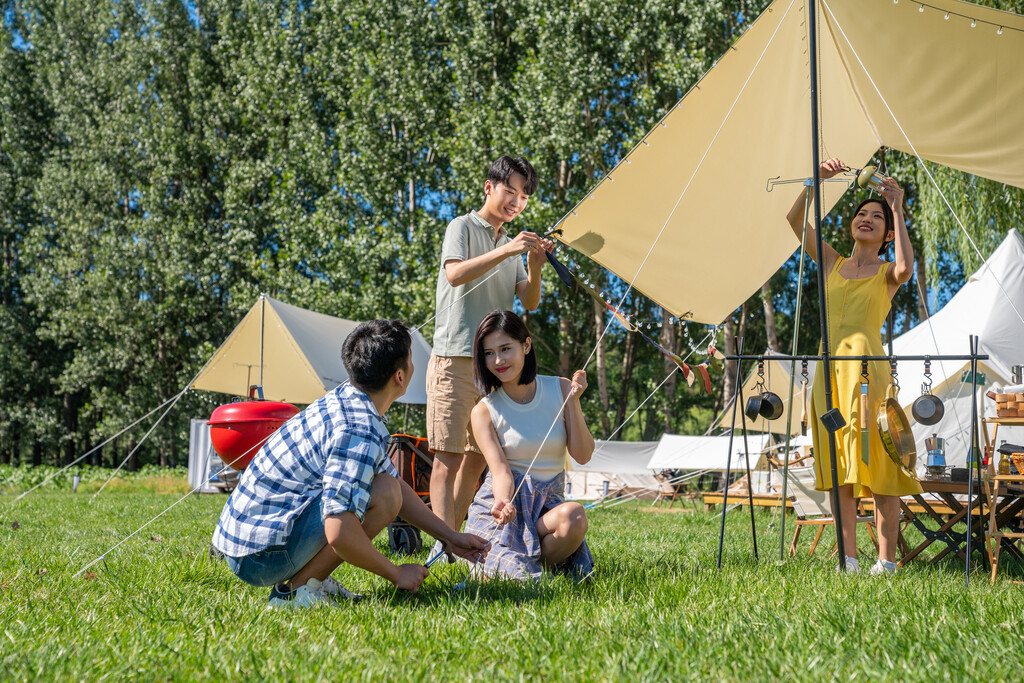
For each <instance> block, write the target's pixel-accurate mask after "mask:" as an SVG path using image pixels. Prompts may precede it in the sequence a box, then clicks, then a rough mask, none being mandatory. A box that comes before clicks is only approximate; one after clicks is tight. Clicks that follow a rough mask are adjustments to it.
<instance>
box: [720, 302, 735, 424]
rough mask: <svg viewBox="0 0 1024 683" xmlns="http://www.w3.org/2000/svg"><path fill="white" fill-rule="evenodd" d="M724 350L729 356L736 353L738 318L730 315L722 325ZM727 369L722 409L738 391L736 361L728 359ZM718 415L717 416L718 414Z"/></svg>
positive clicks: (727, 405)
mask: <svg viewBox="0 0 1024 683" xmlns="http://www.w3.org/2000/svg"><path fill="white" fill-rule="evenodd" d="M722 331H723V333H724V334H723V335H722V346H723V347H724V348H723V349H722V351H723V352H724V353H725V355H727V356H735V355H736V319H735V318H734V317H733V316H731V315H730V316H729V317H727V318H726V319H725V324H724V325H723V326H722ZM724 365H725V369H724V370H723V371H722V410H727V409H728V407H729V402H730V401H732V396H733V394H735V393H736V381H735V378H736V361H734V360H729V359H726V361H725V364H724ZM716 417H717V416H716Z"/></svg>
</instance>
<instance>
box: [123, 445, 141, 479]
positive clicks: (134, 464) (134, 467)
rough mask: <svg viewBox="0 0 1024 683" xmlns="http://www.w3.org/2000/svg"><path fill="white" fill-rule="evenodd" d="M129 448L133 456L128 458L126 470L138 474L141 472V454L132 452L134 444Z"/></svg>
mask: <svg viewBox="0 0 1024 683" xmlns="http://www.w3.org/2000/svg"><path fill="white" fill-rule="evenodd" d="M127 448H128V452H129V453H131V456H130V457H128V464H127V465H125V469H126V470H128V471H129V472H137V471H138V470H139V452H138V451H132V448H133V446H132V444H128V446H127Z"/></svg>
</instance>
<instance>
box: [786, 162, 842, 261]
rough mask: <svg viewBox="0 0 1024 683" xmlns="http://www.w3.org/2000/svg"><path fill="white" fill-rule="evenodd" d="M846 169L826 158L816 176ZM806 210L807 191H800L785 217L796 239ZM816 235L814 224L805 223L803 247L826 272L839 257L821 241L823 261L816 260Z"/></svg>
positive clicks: (802, 228)
mask: <svg viewBox="0 0 1024 683" xmlns="http://www.w3.org/2000/svg"><path fill="white" fill-rule="evenodd" d="M845 169H846V166H845V165H844V164H843V162H842V161H840V160H839V159H837V158H834V157H833V158H832V159H827V160H825V161H823V162H821V167H820V170H819V172H818V176H819V177H820V178H822V179H823V180H824V179H826V178H831V177H833V176H835V175H836V174H838V173H841V172H842V171H843V170H845ZM806 211H807V192H806V191H801V192H800V195H799V196H798V197H797V198H796V202H794V203H793V208H791V209H790V210H789V213H788V214H786V219H787V220H788V221H789V227H791V228H792V229H793V234H794V235H796V238H797V239H802V238H803V236H804V235H803V231H804V214H805V213H806ZM817 243H818V242H817V237H815V235H814V226H812V225H810V224H808V225H807V241H806V243H805V244H804V249H805V250H806V251H807V253H808V254H810V256H811V258H812V259H814V261H815V262H816V263H817V264H818V265H819V266H821V267H823V268H824V269H825V272H826V273H827V272H828V271H830V270H831V269H832V264H834V263H835V262H836V259H837V258H838V257H839V254H838V252H836V250H835V249H833V248H832V247H831V246H829V244H828V243H827V242H822V245H823V246H824V251H825V263H824V265H822V263H821V261H819V260H818V247H817Z"/></svg>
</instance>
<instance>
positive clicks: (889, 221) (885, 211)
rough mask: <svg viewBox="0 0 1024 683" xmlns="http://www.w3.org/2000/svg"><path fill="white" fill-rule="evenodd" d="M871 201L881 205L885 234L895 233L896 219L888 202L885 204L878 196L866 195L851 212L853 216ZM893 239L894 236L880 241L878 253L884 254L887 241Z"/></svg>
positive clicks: (887, 244)
mask: <svg viewBox="0 0 1024 683" xmlns="http://www.w3.org/2000/svg"><path fill="white" fill-rule="evenodd" d="M871 202H875V203H876V204H878V205H879V206H881V207H882V216H883V218H884V220H885V234H886V235H888V234H889V233H890V232H891V233H893V234H894V235H895V233H896V219H895V217H893V215H892V209H891V208H890V207H889V205H888V204H886V203H885V202H884V201H882V200H881V199H879V198H878V197H868V198H867V199H865V200H864V201H862V202H861V203H860V204H858V205H857V208H856V209H855V210H854V212H853V215H854V217H856V216H857V214H858V213H860V210H861V209H863V208H864V206H865V205H866V204H870V203H871ZM895 239H896V238H895V237H893V239H891V240H885V241H884V242H882V246H880V247H879V248H878V255H879V256H884V255H885V251H886V250H887V249H888V248H889V243H890V242H892V241H893V240H895Z"/></svg>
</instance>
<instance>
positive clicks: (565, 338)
mask: <svg viewBox="0 0 1024 683" xmlns="http://www.w3.org/2000/svg"><path fill="white" fill-rule="evenodd" d="M561 307H564V305H560V308H561ZM566 313H567V311H562V315H561V316H560V317H559V319H558V375H559V377H568V376H569V362H570V360H571V356H570V355H569V346H570V344H571V343H572V324H571V323H570V322H569V318H568V316H567V315H566Z"/></svg>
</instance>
